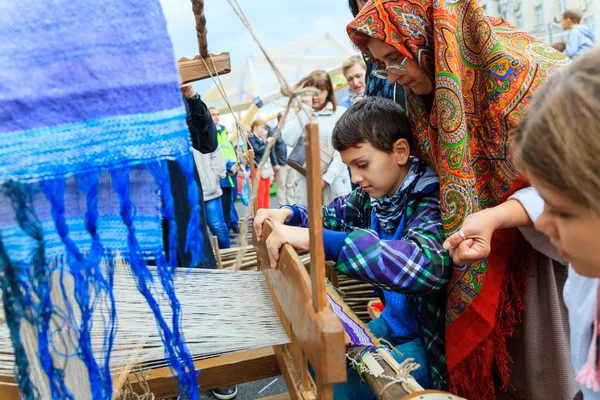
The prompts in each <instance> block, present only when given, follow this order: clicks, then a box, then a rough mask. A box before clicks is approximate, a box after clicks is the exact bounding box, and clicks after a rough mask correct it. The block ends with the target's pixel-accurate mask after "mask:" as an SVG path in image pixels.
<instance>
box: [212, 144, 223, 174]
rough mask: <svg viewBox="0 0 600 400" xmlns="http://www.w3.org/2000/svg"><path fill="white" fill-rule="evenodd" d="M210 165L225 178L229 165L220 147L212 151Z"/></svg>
mask: <svg viewBox="0 0 600 400" xmlns="http://www.w3.org/2000/svg"><path fill="white" fill-rule="evenodd" d="M210 166H211V168H212V170H213V172H214V173H215V174H216V175H217V176H218V177H219V179H223V178H225V177H226V176H227V167H226V164H225V159H224V158H223V152H222V151H221V149H219V148H218V149H217V150H215V151H213V152H212V153H210Z"/></svg>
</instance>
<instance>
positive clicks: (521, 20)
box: [517, 14, 523, 29]
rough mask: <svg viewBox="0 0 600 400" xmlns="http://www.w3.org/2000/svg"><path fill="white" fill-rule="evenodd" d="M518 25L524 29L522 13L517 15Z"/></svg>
mask: <svg viewBox="0 0 600 400" xmlns="http://www.w3.org/2000/svg"><path fill="white" fill-rule="evenodd" d="M517 27H519V28H521V29H523V16H522V15H521V14H519V15H517Z"/></svg>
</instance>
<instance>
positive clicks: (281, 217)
mask: <svg viewBox="0 0 600 400" xmlns="http://www.w3.org/2000/svg"><path fill="white" fill-rule="evenodd" d="M291 217H292V210H290V209H289V208H287V207H286V208H279V209H270V208H261V209H260V210H258V212H257V213H256V216H255V217H254V232H256V238H257V239H258V240H261V237H262V227H263V223H264V222H265V220H267V219H269V220H271V222H273V224H283V223H285V221H287V220H288V219H290V218H291Z"/></svg>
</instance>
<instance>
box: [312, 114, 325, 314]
mask: <svg viewBox="0 0 600 400" xmlns="http://www.w3.org/2000/svg"><path fill="white" fill-rule="evenodd" d="M322 175H323V173H322V172H321V149H320V142H319V124H318V123H317V120H316V118H314V117H312V118H311V120H310V121H309V122H308V124H307V125H306V182H307V191H308V230H309V232H310V243H309V246H310V279H311V290H312V303H313V307H314V309H315V312H319V311H324V310H325V309H326V308H327V306H328V304H329V303H328V302H327V296H326V294H325V275H326V270H325V249H324V247H323V214H322V211H321V208H322V206H323V204H322V200H321V198H322V196H323V189H322V186H321V182H322V180H323V179H322V177H321V176H322Z"/></svg>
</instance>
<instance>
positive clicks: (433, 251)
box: [294, 188, 452, 389]
mask: <svg viewBox="0 0 600 400" xmlns="http://www.w3.org/2000/svg"><path fill="white" fill-rule="evenodd" d="M294 208H295V209H296V210H298V211H299V217H300V224H298V225H299V226H304V227H307V226H308V210H307V209H306V207H303V206H299V205H295V206H294ZM406 210H407V211H406V212H407V215H406V218H405V220H406V227H405V229H404V233H403V236H402V239H401V240H389V241H387V240H380V239H379V236H378V235H377V233H376V232H374V231H373V230H371V229H370V228H371V213H372V208H371V198H370V197H369V195H368V194H367V193H366V192H365V191H363V190H362V189H360V188H359V189H356V190H354V191H353V192H351V193H350V194H348V195H346V196H341V197H338V198H337V199H335V200H334V201H333V202H332V203H331V204H329V205H328V206H325V207H323V227H324V228H325V229H330V230H334V231H339V232H346V233H347V234H348V236H347V237H346V239H345V242H344V246H343V248H342V251H341V252H340V255H339V258H338V260H337V265H336V267H335V268H336V270H337V271H338V272H340V273H343V274H345V275H348V276H351V277H353V278H356V279H359V280H361V281H365V282H369V283H372V284H374V285H376V286H378V287H381V288H383V289H385V290H389V291H394V292H398V293H403V294H407V295H409V296H408V299H409V301H410V303H411V305H412V307H413V310H414V312H415V314H416V316H417V321H418V323H419V329H420V331H421V339H422V341H423V343H424V346H425V350H426V352H427V357H428V361H429V366H430V369H431V378H432V383H433V386H434V388H436V389H446V388H447V387H448V372H447V369H446V356H445V352H444V329H445V316H444V314H445V309H446V291H445V289H446V285H447V283H448V281H449V279H450V276H451V273H452V260H451V258H450V256H449V254H448V252H447V251H446V250H444V249H443V247H442V244H443V242H444V238H445V236H444V231H443V228H442V218H441V214H440V209H439V198H438V196H437V194H436V193H431V194H421V193H414V194H412V195H411V196H410V197H409V199H408V203H407V207H406Z"/></svg>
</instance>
